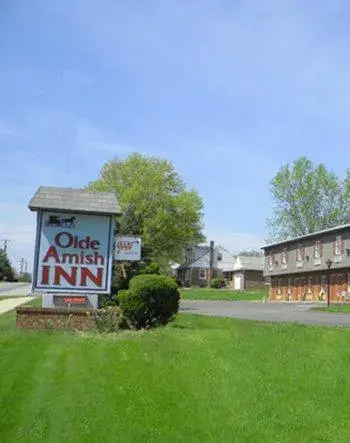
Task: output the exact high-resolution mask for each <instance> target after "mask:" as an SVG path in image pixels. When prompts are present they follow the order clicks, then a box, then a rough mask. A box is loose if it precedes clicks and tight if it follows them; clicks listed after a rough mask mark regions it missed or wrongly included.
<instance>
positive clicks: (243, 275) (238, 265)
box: [224, 255, 265, 290]
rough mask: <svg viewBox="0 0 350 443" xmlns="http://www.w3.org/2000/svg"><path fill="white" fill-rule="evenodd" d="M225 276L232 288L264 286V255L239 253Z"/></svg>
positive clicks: (243, 288) (259, 287)
mask: <svg viewBox="0 0 350 443" xmlns="http://www.w3.org/2000/svg"><path fill="white" fill-rule="evenodd" d="M224 276H225V279H226V281H227V285H228V286H229V287H230V288H231V289H235V290H247V289H261V288H264V287H265V278H264V257H263V256H258V257H254V256H245V255H241V256H240V255H238V256H237V258H236V260H235V263H234V264H233V266H232V267H231V269H226V270H225V272H224Z"/></svg>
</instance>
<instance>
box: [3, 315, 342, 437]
mask: <svg viewBox="0 0 350 443" xmlns="http://www.w3.org/2000/svg"><path fill="white" fill-rule="evenodd" d="M349 340H350V331H349V330H347V329H341V328H324V327H312V326H300V325H292V324H273V323H257V322H249V321H235V320H231V319H225V318H220V319H219V318H209V317H203V316H193V315H187V314H186V315H179V316H178V318H177V319H176V321H175V322H174V323H172V324H171V325H168V326H167V327H164V328H160V329H157V330H154V331H151V332H137V333H136V332H130V331H129V332H126V333H122V334H120V335H111V336H99V335H94V334H74V333H59V332H46V331H21V330H16V329H15V328H14V313H13V312H11V313H7V314H4V315H2V316H0V348H1V351H0V441H1V442H2V443H21V442H22V443H40V442H45V443H60V442H67V443H72V442H81V443H85V442H89V443H97V442H104V443H105V442H113V443H114V442H121V443H128V442H133V443H134V442H136V443H138V442H140V443H158V442H162V443H163V442H179V443H180V442H181V443H183V442H198V443H199V442H201V443H202V442H213V443H214V442H215V443H217V442H220V443H221V442H230V443H231V442H239V443H240V442H249V443H251V442H259V443H260V442H290V443H295V442H298V443H299V442H332V443H336V442H344V443H345V442H348V441H349V440H350V422H349V414H350V403H349V400H348V399H349V396H350V383H349V377H348V368H349V364H350V347H349Z"/></svg>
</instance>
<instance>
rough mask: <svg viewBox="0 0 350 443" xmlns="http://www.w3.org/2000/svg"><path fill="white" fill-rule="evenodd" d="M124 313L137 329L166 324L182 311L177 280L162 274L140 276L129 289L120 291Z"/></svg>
mask: <svg viewBox="0 0 350 443" xmlns="http://www.w3.org/2000/svg"><path fill="white" fill-rule="evenodd" d="M118 300H119V304H120V308H121V310H122V312H123V315H124V316H125V318H126V319H127V321H128V322H129V323H130V324H131V325H132V326H133V327H134V328H136V329H142V328H152V327H155V326H160V325H165V324H166V323H168V322H169V321H170V320H172V319H173V317H174V316H175V314H176V313H177V311H178V310H179V300H180V293H179V291H178V289H177V285H176V283H175V282H174V281H173V279H171V278H169V277H164V276H162V275H138V276H136V277H134V278H132V279H131V281H130V285H129V289H128V290H124V291H119V292H118Z"/></svg>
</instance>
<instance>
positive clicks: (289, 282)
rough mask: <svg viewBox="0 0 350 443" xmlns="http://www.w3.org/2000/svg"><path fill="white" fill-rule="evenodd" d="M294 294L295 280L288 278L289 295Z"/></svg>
mask: <svg viewBox="0 0 350 443" xmlns="http://www.w3.org/2000/svg"><path fill="white" fill-rule="evenodd" d="M292 292H293V280H292V279H291V278H288V294H291V293H292Z"/></svg>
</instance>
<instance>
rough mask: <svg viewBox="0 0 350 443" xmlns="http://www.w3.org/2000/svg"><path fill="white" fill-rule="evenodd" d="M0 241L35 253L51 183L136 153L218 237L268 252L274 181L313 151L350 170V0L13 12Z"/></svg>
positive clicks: (57, 6) (86, 175) (157, 2)
mask: <svg viewBox="0 0 350 443" xmlns="http://www.w3.org/2000/svg"><path fill="white" fill-rule="evenodd" d="M0 42H1V43H0V44H1V61H2V69H1V70H0V102H1V106H0V154H1V156H0V159H1V165H0V166H1V173H0V238H3V237H6V238H10V239H11V243H10V244H9V249H8V250H9V254H10V257H11V259H12V260H13V262H14V264H15V265H17V263H18V260H19V258H20V257H22V256H23V257H25V258H27V259H28V260H29V261H30V262H31V260H32V255H33V250H32V249H33V243H34V226H35V217H34V215H33V214H31V213H30V212H29V210H28V209H27V204H28V201H29V199H30V197H31V196H32V195H33V193H34V192H35V190H36V188H37V187H38V186H39V185H52V186H55V185H57V186H72V187H81V186H84V185H85V184H86V183H87V182H89V181H90V180H93V179H95V178H96V177H97V175H98V172H99V169H100V167H101V166H102V165H103V163H104V162H105V161H107V160H109V159H111V158H113V157H114V156H119V157H125V156H127V155H128V154H130V153H132V152H141V153H144V154H149V155H155V156H162V157H165V158H167V159H169V160H170V161H172V162H173V164H174V165H175V167H176V169H177V170H178V171H179V173H180V174H181V175H182V177H183V178H184V180H185V181H186V182H187V183H188V185H189V186H190V187H194V188H196V189H197V190H198V191H199V193H200V195H201V196H202V197H203V199H204V201H205V218H204V222H205V232H206V234H207V236H208V239H213V240H215V241H216V242H217V243H221V244H223V245H224V246H226V247H227V248H228V249H231V250H234V251H237V250H240V249H244V248H252V247H259V246H261V245H262V243H263V242H264V238H266V231H265V220H266V218H267V217H268V216H269V215H270V213H271V203H270V194H269V182H270V180H271V178H272V177H273V175H274V174H275V172H276V171H277V169H278V168H279V166H280V165H281V164H283V163H285V162H286V161H291V160H293V159H295V158H297V157H298V156H300V155H307V156H308V157H310V158H311V159H312V160H314V161H315V162H324V163H326V165H327V166H328V167H329V168H330V169H332V170H333V171H335V172H336V173H337V174H338V175H339V176H341V177H343V176H344V174H345V169H346V167H347V166H350V161H349V160H350V154H349V146H348V144H349V132H350V125H349V110H350V57H349V47H350V2H348V1H346V0H344V1H337V0H329V1H328V0H319V1H317V2H316V1H315V0H309V1H308V0H300V1H288V0H286V1H283V2H281V1H278V0H275V1H273V0H265V1H263V2H262V1H253V0H250V1H244V0H240V1H238V0H236V1H234V0H176V1H175V0H163V1H161V0H154V1H153V0H148V1H141V0H138V1H136V0H134V1H132V0H131V1H129V2H123V1H117V0H114V1H112V0H110V1H107V0H100V1H95V0H71V1H69V2H62V1H58V0H56V1H55V0H52V1H46V0H32V1H31V2H25V1H15V2H10V1H5V2H1V5H0Z"/></svg>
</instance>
